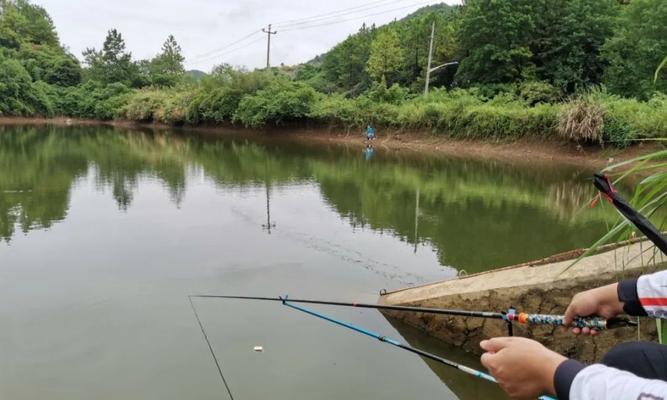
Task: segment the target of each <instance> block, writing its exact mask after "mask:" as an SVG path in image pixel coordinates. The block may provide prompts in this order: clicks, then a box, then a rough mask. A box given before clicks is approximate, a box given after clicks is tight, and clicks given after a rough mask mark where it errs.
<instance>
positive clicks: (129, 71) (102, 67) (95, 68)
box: [83, 29, 141, 87]
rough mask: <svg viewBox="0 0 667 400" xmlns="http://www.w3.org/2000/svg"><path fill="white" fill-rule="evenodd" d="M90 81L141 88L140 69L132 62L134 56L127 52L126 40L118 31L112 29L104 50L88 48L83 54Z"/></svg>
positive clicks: (105, 41)
mask: <svg viewBox="0 0 667 400" xmlns="http://www.w3.org/2000/svg"><path fill="white" fill-rule="evenodd" d="M83 57H84V62H85V64H86V65H87V66H88V71H87V76H88V78H89V79H92V80H96V81H99V82H102V83H106V84H109V83H116V82H118V83H123V84H124V85H126V86H132V87H136V86H140V81H141V80H140V77H139V67H138V66H137V65H136V64H135V63H133V62H132V54H131V53H129V52H126V51H125V40H124V39H123V36H122V35H121V34H120V32H118V31H117V30H116V29H111V30H110V31H109V32H108V34H107V37H106V39H105V40H104V45H103V46H102V50H96V49H94V48H88V49H86V50H85V51H84V52H83Z"/></svg>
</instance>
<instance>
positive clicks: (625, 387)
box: [554, 360, 667, 400]
mask: <svg viewBox="0 0 667 400" xmlns="http://www.w3.org/2000/svg"><path fill="white" fill-rule="evenodd" d="M554 387H555V389H556V395H557V396H558V399H559V400H664V399H667V382H664V381H659V380H651V379H643V378H639V377H637V376H636V375H633V374H631V373H629V372H625V371H621V370H618V369H616V368H611V367H607V366H605V365H601V364H593V365H591V366H588V367H586V366H584V365H583V364H581V363H579V362H578V361H574V360H567V361H565V362H563V363H562V364H560V365H559V367H558V368H557V369H556V373H555V375H554Z"/></svg>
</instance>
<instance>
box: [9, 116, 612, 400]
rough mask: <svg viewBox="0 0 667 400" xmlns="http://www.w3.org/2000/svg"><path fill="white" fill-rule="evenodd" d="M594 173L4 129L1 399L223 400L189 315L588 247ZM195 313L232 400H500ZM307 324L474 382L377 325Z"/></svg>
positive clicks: (400, 367) (293, 318) (278, 329)
mask: <svg viewBox="0 0 667 400" xmlns="http://www.w3.org/2000/svg"><path fill="white" fill-rule="evenodd" d="M378 147H381V146H378ZM592 172H593V171H590V170H586V169H582V168H577V167H572V166H558V165H554V164H544V165H541V164H535V165H532V164H529V163H526V162H521V163H515V164H511V163H501V162H498V161H479V160H470V159H464V158H458V157H445V156H426V155H419V154H413V153H409V152H404V151H403V152H395V151H393V152H392V151H388V150H383V149H382V148H378V149H374V150H373V151H372V152H371V151H367V150H366V149H362V148H361V147H356V146H350V147H341V146H335V145H328V144H323V143H314V142H313V143H311V142H303V141H296V140H292V139H288V138H284V137H277V138H276V137H273V138H271V137H264V136H258V135H253V136H248V135H240V134H238V135H237V134H231V133H230V134H226V135H220V136H214V135H211V134H197V133H194V132H187V131H176V132H169V131H153V130H129V129H124V128H111V127H62V128H58V127H35V126H33V127H22V126H10V127H0V288H1V290H2V293H3V298H4V301H3V302H2V304H0V317H1V318H2V321H3V324H2V329H0V348H1V349H2V350H1V353H0V354H1V357H0V397H2V398H7V399H13V400H20V399H39V398H48V399H51V400H56V399H67V400H78V399H90V398H96V399H124V400H129V399H160V400H167V399H186V398H187V399H226V398H229V396H228V394H227V391H226V389H225V388H224V386H223V385H222V382H221V380H220V378H219V376H218V371H217V369H216V367H215V364H214V363H213V360H212V358H211V355H210V353H209V349H208V347H207V345H206V342H205V341H204V339H203V336H202V333H201V331H200V330H199V326H198V325H197V322H196V320H195V317H194V315H193V312H192V310H191V308H190V304H189V302H188V299H187V296H188V295H190V294H231V295H253V296H279V295H286V294H288V295H290V296H291V297H294V298H296V297H301V298H318V299H328V300H340V301H360V302H376V301H377V297H378V292H379V291H380V290H381V289H389V290H390V289H396V288H400V287H404V286H408V285H415V284H419V283H424V282H428V281H432V280H438V279H446V278H450V277H454V276H456V275H457V274H465V273H474V272H479V271H484V270H488V269H492V268H497V267H502V266H506V265H511V264H514V263H519V262H524V261H529V260H532V259H537V258H542V257H545V256H549V255H552V254H555V253H558V252H562V251H567V250H571V249H574V248H580V247H586V246H588V245H590V244H592V243H593V242H594V241H595V239H597V238H599V237H600V236H601V235H602V234H603V233H604V232H605V231H606V229H607V224H608V223H610V222H613V221H614V214H613V213H606V212H605V211H604V210H599V209H590V208H587V207H586V205H587V204H588V203H589V202H590V200H591V199H592V198H593V195H594V193H595V192H594V188H593V186H592V184H591V182H590V177H591V174H592ZM194 302H195V305H196V307H197V310H198V312H199V314H200V316H201V319H202V322H203V324H204V326H205V328H206V332H207V334H208V337H209V339H210V340H211V344H212V347H213V348H214V351H215V353H216V355H217V357H218V359H219V360H220V363H221V368H222V371H223V373H224V376H225V378H226V380H227V382H228V384H229V386H230V390H231V392H232V394H233V397H234V398H235V399H237V400H244V399H248V400H250V399H265V398H272V399H297V400H298V399H304V400H305V399H343V398H345V399H383V400H385V399H405V398H412V397H415V396H420V397H426V398H428V397H437V398H444V399H455V398H461V399H476V398H485V399H487V398H492V399H493V398H497V399H502V398H504V397H503V395H502V394H501V392H500V391H499V390H498V389H497V388H496V387H494V385H492V384H490V383H487V382H483V381H480V380H477V379H475V378H473V377H470V376H468V375H464V374H462V373H460V372H458V371H456V370H453V369H447V368H446V367H443V366H438V365H433V364H432V363H430V362H426V361H424V360H422V359H421V358H419V357H417V356H415V355H413V354H411V353H408V352H405V351H401V350H399V349H396V348H394V347H392V346H388V345H386V344H382V343H380V342H378V341H376V340H375V341H374V340H371V339H369V338H367V337H365V336H362V335H359V334H357V333H354V332H351V331H348V330H345V329H343V328H340V327H338V326H335V325H332V324H329V323H326V322H324V321H322V320H319V319H315V318H313V317H310V316H307V315H305V314H302V313H298V312H297V311H294V310H290V309H289V308H287V307H285V306H283V305H281V304H279V303H258V302H243V301H235V300H213V299H195V301H194ZM312 308H316V309H318V310H320V311H323V312H326V313H328V314H330V315H333V316H335V317H337V318H341V319H344V320H346V321H349V322H353V323H356V324H360V325H362V326H364V327H367V328H370V329H373V330H375V331H378V332H381V333H382V334H385V335H387V336H389V337H395V338H398V339H401V338H402V339H404V340H407V341H408V342H409V343H411V344H412V345H415V346H418V347H420V348H424V349H427V350H429V351H433V352H436V353H438V354H440V355H441V356H444V357H447V358H452V359H455V360H457V361H461V362H464V363H466V364H467V365H470V366H474V367H478V366H479V363H478V362H477V357H474V356H472V355H468V354H465V353H462V352H460V351H458V350H457V349H452V348H448V347H447V346H445V345H443V344H442V343H440V342H438V341H436V340H434V339H431V338H429V337H428V336H426V335H424V334H422V333H420V332H418V331H416V330H414V329H412V328H410V327H406V326H402V325H400V324H399V323H397V322H395V321H387V320H386V319H385V318H384V317H383V316H382V315H381V314H380V313H378V312H377V311H375V310H358V309H344V308H332V307H322V306H317V307H312ZM492 311H496V310H492ZM258 345H259V346H263V348H264V352H261V353H259V352H255V351H253V347H254V346H258Z"/></svg>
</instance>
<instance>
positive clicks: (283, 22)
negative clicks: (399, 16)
mask: <svg viewBox="0 0 667 400" xmlns="http://www.w3.org/2000/svg"><path fill="white" fill-rule="evenodd" d="M386 1H389V0H376V1H372V2H370V3H366V4H362V5H359V6H355V7H349V8H343V9H340V10H336V11H330V12H327V13H323V14H315V15H311V16H309V17H303V18H297V19H288V20H283V21H278V22H276V24H275V25H283V24H292V23H295V22H300V21H304V20H308V19H319V18H320V17H324V16H327V15H332V14H338V13H339V12H344V11H349V10H355V9H358V8H364V7H368V6H370V5H373V4H377V3H384V2H386Z"/></svg>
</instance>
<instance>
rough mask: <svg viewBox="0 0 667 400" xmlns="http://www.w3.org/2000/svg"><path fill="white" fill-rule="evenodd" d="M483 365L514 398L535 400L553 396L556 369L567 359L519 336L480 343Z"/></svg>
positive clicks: (554, 392)
mask: <svg viewBox="0 0 667 400" xmlns="http://www.w3.org/2000/svg"><path fill="white" fill-rule="evenodd" d="M479 345H480V347H482V349H484V351H486V353H484V354H482V359H481V360H482V364H483V365H484V366H485V367H486V368H487V369H488V370H489V372H490V373H491V375H493V377H494V378H496V380H497V381H498V384H499V385H500V387H501V388H502V389H503V390H504V391H505V392H506V393H507V394H508V395H509V396H510V397H511V398H513V399H533V400H534V399H536V398H537V397H538V396H540V395H543V394H551V395H555V394H556V389H555V388H554V375H555V373H556V368H558V366H559V365H560V364H561V363H562V362H563V361H565V360H567V358H565V357H563V356H562V355H560V354H558V353H555V352H553V351H551V350H549V349H547V348H546V347H544V346H542V345H541V344H540V343H538V342H536V341H534V340H531V339H526V338H521V337H502V338H495V339H490V340H483V341H482V342H481V343H480V344H479Z"/></svg>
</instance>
